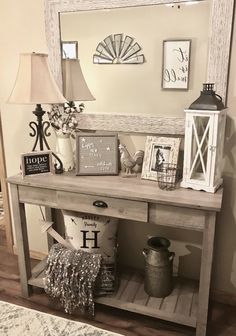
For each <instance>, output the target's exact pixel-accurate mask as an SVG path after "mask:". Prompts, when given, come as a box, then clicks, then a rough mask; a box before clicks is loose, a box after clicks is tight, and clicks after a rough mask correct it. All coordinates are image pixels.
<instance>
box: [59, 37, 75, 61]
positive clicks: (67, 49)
mask: <svg viewBox="0 0 236 336" xmlns="http://www.w3.org/2000/svg"><path fill="white" fill-rule="evenodd" d="M61 54H62V59H66V58H70V59H77V58H78V42H77V41H62V42H61Z"/></svg>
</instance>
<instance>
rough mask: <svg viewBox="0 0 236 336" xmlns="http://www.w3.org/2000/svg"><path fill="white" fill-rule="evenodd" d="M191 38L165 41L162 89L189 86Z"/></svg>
mask: <svg viewBox="0 0 236 336" xmlns="http://www.w3.org/2000/svg"><path fill="white" fill-rule="evenodd" d="M190 50H191V40H165V41H163V66H162V89H175V90H187V89H188V87H189V64H190Z"/></svg>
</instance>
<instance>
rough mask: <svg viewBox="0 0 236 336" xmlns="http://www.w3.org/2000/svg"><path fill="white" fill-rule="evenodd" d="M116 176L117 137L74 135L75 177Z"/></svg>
mask: <svg viewBox="0 0 236 336" xmlns="http://www.w3.org/2000/svg"><path fill="white" fill-rule="evenodd" d="M117 174H118V138H117V135H111V134H101V133H78V134H77V135H76V175H117Z"/></svg>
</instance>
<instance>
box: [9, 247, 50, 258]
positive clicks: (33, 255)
mask: <svg viewBox="0 0 236 336" xmlns="http://www.w3.org/2000/svg"><path fill="white" fill-rule="evenodd" d="M13 253H14V254H15V255H17V254H18V253H17V247H16V245H13ZM46 257H47V254H46V253H43V252H39V251H33V250H30V258H32V259H36V260H43V259H45V258H46Z"/></svg>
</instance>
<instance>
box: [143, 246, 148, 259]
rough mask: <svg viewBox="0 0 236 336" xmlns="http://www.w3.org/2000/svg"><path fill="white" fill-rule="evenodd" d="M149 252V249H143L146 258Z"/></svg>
mask: <svg viewBox="0 0 236 336" xmlns="http://www.w3.org/2000/svg"><path fill="white" fill-rule="evenodd" d="M147 254H148V249H147V248H144V249H143V256H144V258H147Z"/></svg>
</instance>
